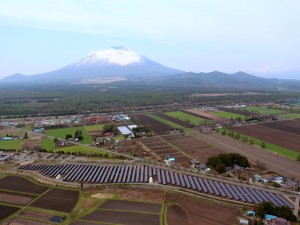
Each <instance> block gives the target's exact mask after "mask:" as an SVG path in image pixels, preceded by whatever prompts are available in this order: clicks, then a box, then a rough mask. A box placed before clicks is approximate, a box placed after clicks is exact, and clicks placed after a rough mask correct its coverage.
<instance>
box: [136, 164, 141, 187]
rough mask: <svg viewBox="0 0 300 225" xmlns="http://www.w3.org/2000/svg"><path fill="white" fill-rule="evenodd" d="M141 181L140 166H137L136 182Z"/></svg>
mask: <svg viewBox="0 0 300 225" xmlns="http://www.w3.org/2000/svg"><path fill="white" fill-rule="evenodd" d="M139 181H140V166H137V167H136V176H135V182H136V183H138V182H139Z"/></svg>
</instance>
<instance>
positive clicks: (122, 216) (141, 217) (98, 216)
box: [81, 210, 160, 225]
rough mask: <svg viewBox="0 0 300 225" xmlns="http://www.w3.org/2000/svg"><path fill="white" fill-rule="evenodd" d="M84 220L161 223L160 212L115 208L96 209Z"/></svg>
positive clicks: (125, 224)
mask: <svg viewBox="0 0 300 225" xmlns="http://www.w3.org/2000/svg"><path fill="white" fill-rule="evenodd" d="M81 219H82V220H88V221H95V222H97V221H98V222H104V223H116V224H124V225H141V224H142V225H160V214H148V213H136V212H127V211H126V212H125V211H114V210H95V211H94V212H92V213H90V214H88V215H86V216H84V217H82V218H81Z"/></svg>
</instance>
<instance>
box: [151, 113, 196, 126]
mask: <svg viewBox="0 0 300 225" xmlns="http://www.w3.org/2000/svg"><path fill="white" fill-rule="evenodd" d="M153 115H155V116H158V117H160V118H163V119H166V120H168V121H171V122H173V123H175V124H178V125H180V126H182V127H185V128H190V127H191V124H190V123H188V122H186V121H182V120H180V119H177V118H174V117H172V116H168V115H166V114H163V113H153Z"/></svg>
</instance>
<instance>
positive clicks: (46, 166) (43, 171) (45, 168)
mask: <svg viewBox="0 0 300 225" xmlns="http://www.w3.org/2000/svg"><path fill="white" fill-rule="evenodd" d="M51 167H52V166H51V165H45V166H44V167H43V168H42V169H41V172H42V173H43V174H45V171H47V170H48V169H49V168H51Z"/></svg>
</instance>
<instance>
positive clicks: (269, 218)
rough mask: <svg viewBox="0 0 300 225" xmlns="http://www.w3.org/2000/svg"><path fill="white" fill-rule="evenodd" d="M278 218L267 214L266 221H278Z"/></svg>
mask: <svg viewBox="0 0 300 225" xmlns="http://www.w3.org/2000/svg"><path fill="white" fill-rule="evenodd" d="M276 218H277V216H274V215H270V214H265V219H266V220H269V221H271V220H274V219H276Z"/></svg>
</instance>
